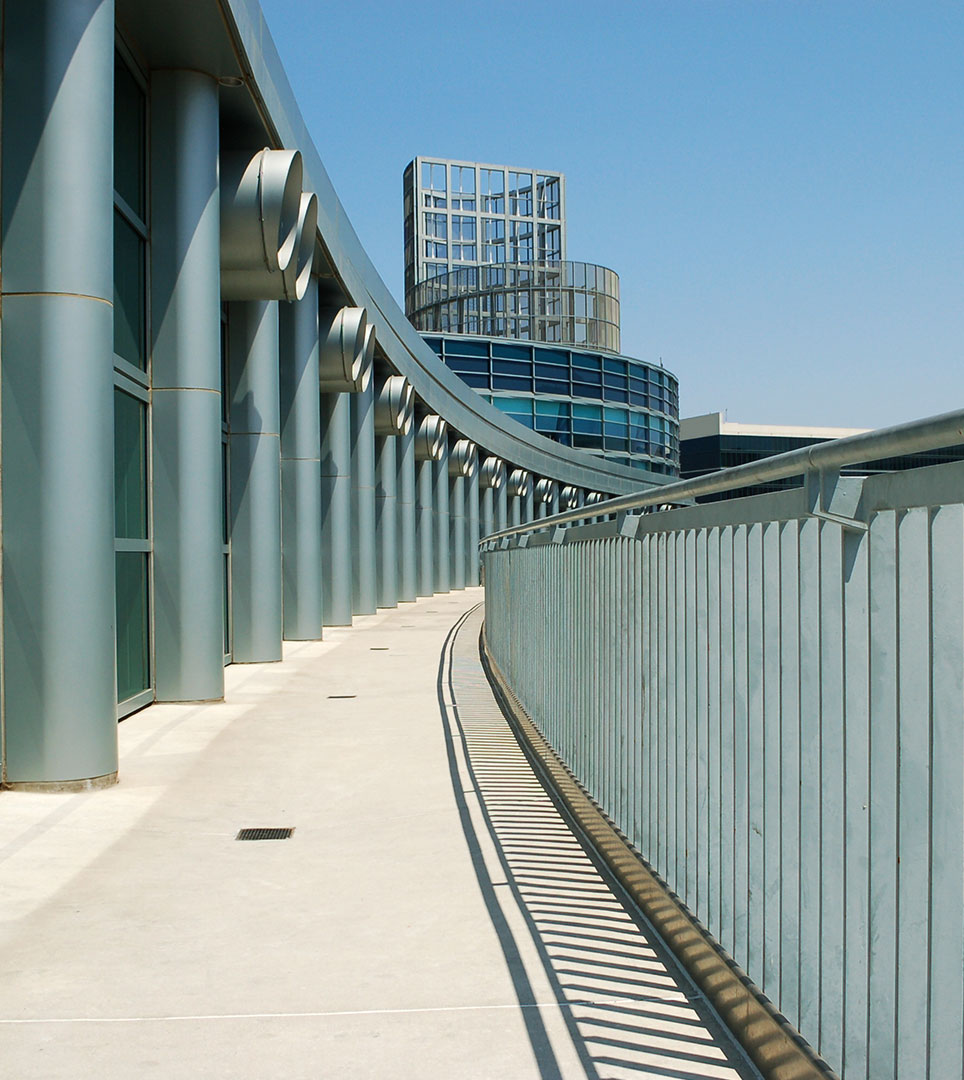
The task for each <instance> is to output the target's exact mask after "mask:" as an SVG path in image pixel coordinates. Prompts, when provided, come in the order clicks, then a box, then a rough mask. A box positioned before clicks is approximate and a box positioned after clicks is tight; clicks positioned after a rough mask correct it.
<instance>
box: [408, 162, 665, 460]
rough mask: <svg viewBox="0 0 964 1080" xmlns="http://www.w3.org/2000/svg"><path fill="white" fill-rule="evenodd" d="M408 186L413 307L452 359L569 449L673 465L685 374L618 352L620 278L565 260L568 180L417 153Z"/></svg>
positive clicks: (513, 413)
mask: <svg viewBox="0 0 964 1080" xmlns="http://www.w3.org/2000/svg"><path fill="white" fill-rule="evenodd" d="M403 194H404V216H405V311H406V314H407V315H408V317H409V319H410V320H411V322H412V325H413V326H414V327H415V328H416V330H418V331H419V332H420V333H421V334H422V335H423V336H424V337H425V338H426V340H428V341H429V344H430V345H431V346H432V348H433V349H434V350H435V352H436V353H437V354H438V356H440V357H441V358H442V359H443V361H444V362H445V363H446V365H447V366H449V367H450V368H451V369H452V370H453V371H455V372H456V373H457V374H458V375H459V376H460V377H462V378H463V379H464V380H465V381H466V382H467V383H468V384H469V385H470V386H472V387H474V388H475V389H476V390H478V391H479V393H481V394H482V395H483V396H484V397H486V399H487V400H489V401H491V402H492V404H494V405H495V406H496V407H497V408H499V409H501V410H503V411H504V412H505V414H506V415H507V416H508V417H510V418H512V419H513V420H517V421H518V422H520V423H522V424H523V425H524V426H526V427H529V428H532V429H534V430H536V431H539V432H541V433H543V434H545V435H546V436H547V437H549V438H551V439H554V440H556V441H558V442H560V443H562V444H563V445H566V446H578V447H581V448H582V449H585V450H587V451H589V452H590V453H593V454H596V455H599V456H601V457H606V458H609V459H611V460H614V461H617V462H619V463H620V464H626V465H629V466H630V467H632V468H635V469H637V470H640V471H642V472H648V473H652V474H654V475H665V476H675V475H677V474H678V468H679V446H678V435H679V432H678V419H679V384H678V380H677V379H676V377H675V376H674V375H673V374H672V373H670V372H668V371H666V370H665V369H663V368H662V366H656V365H653V364H648V363H646V362H645V361H642V360H638V359H635V358H634V357H630V356H625V355H622V354H621V353H620V348H621V342H620V306H619V304H620V301H619V277H618V276H617V274H616V273H615V272H614V271H613V270H610V269H609V268H607V267H604V266H597V265H595V264H593V263H585V262H573V261H569V260H567V259H566V215H565V177H564V176H563V175H562V174H561V173H558V172H556V173H552V172H547V171H540V170H537V169H522V168H514V167H510V166H503V165H490V164H482V163H479V162H470V161H453V160H448V159H442V158H426V157H416V158H415V159H414V160H413V161H412V162H411V163H410V164H409V165H408V166H407V168H406V169H405V172H404V176H403ZM504 339H509V340H508V341H506V340H504ZM510 342H511V344H510Z"/></svg>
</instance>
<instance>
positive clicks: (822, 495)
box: [804, 470, 870, 532]
mask: <svg viewBox="0 0 964 1080" xmlns="http://www.w3.org/2000/svg"><path fill="white" fill-rule="evenodd" d="M863 485H864V482H863V478H862V477H859V476H852V477H851V476H848V477H844V478H841V476H840V473H839V472H838V471H836V470H835V471H832V472H827V471H811V472H808V473H806V475H805V477H804V492H805V494H806V499H807V516H808V517H813V518H818V519H819V520H820V521H832V522H833V523H834V524H835V525H839V526H840V527H841V528H842V529H850V530H851V531H852V532H867V530H868V529H869V528H870V526H869V525H868V524H867V522H866V521H860V520H859V519H858V518H857V517H856V514H857V513H858V512H859V509H860V495H861V491H862V490H863Z"/></svg>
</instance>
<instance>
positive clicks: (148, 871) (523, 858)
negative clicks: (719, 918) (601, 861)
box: [0, 589, 753, 1080]
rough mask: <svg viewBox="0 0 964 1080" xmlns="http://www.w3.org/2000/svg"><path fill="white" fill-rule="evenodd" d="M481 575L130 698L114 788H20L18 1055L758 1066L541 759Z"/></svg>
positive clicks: (295, 1065)
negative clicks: (494, 671)
mask: <svg viewBox="0 0 964 1080" xmlns="http://www.w3.org/2000/svg"><path fill="white" fill-rule="evenodd" d="M481 599H482V594H481V590H478V589H473V590H467V591H465V592H459V593H451V594H447V595H442V596H436V597H432V598H430V599H425V600H420V601H418V602H417V603H415V604H406V605H403V606H402V607H400V608H399V609H397V610H395V611H390V612H380V613H379V614H378V615H373V616H367V617H362V618H359V619H356V623H355V626H354V627H353V628H352V629H350V630H348V629H345V630H332V631H329V632H328V633H327V640H326V641H324V642H319V643H287V644H286V645H285V661H284V663H282V664H261V665H246V666H241V665H238V666H234V667H231V668H229V669H227V673H226V675H227V690H226V701H225V703H224V704H218V705H204V706H192V705H156V706H153V707H151V708H149V709H145V710H143V711H142V712H140V713H138V714H135V715H134V716H132V717H130V718H128V719H127V720H125V721H124V722H123V723H122V724H121V725H120V743H121V781H120V783H119V784H118V785H117V786H116V787H115V788H112V789H110V790H108V791H104V792H97V793H90V794H83V795H29V794H22V793H13V792H5V793H2V794H0V1072H2V1075H3V1076H4V1077H11V1078H18V1080H19V1078H21V1077H24V1078H27V1077H29V1078H34V1077H36V1078H60V1077H71V1078H74V1077H78V1076H80V1077H86V1076H91V1077H98V1078H115V1077H116V1078H124V1080H128V1078H130V1080H135V1078H142V1077H162V1076H163V1077H169V1076H171V1075H176V1076H179V1077H192V1078H193V1077H199V1078H205V1080H208V1078H211V1080H214V1078H221V1077H224V1078H231V1080H247V1078H252V1080H265V1078H274V1077H285V1078H302V1077H303V1078H312V1080H315V1078H328V1077H351V1078H353V1080H354V1078H358V1080H364V1078H378V1080H382V1078H395V1077H404V1078H407V1077H412V1078H414V1077H418V1078H425V1080H436V1078H437V1080H452V1078H459V1080H463V1078H464V1080H476V1078H478V1080H502V1078H507V1080H529V1078H533V1080H536V1078H538V1080H549V1078H553V1077H561V1078H569V1077H572V1078H577V1077H587V1078H593V1080H602V1078H609V1077H611V1078H619V1077H634V1078H637V1080H639V1078H644V1080H645V1078H649V1077H653V1078H656V1077H659V1078H660V1080H667V1078H675V1077H679V1078H689V1080H692V1078H694V1077H696V1078H702V1077H706V1078H710V1077H712V1078H717V1080H730V1078H736V1077H747V1076H751V1075H753V1074H752V1073H751V1072H750V1071H749V1070H748V1068H747V1067H746V1066H745V1065H744V1064H741V1062H742V1058H741V1056H740V1054H739V1052H738V1051H736V1050H735V1048H734V1047H733V1046H732V1045H731V1044H730V1043H729V1042H728V1041H727V1040H726V1038H725V1037H724V1036H722V1035H721V1033H720V1032H718V1031H717V1029H716V1028H715V1026H714V1023H713V1020H712V1018H710V1017H709V1015H708V1014H707V1011H706V1010H705V1008H704V1007H703V1004H702V1002H701V1001H700V999H699V998H698V995H696V994H695V992H694V991H693V990H692V988H691V987H690V986H689V984H688V983H686V981H685V979H681V978H680V976H679V974H678V973H677V972H676V971H675V970H674V969H673V968H672V967H671V966H670V967H667V965H666V963H665V958H664V957H663V955H662V954H661V952H660V950H659V948H658V946H657V945H656V944H655V943H654V942H653V940H652V937H651V935H649V934H648V933H647V931H646V929H645V928H644V927H641V926H640V925H638V923H637V922H636V921H635V920H634V918H633V917H631V915H630V914H629V913H628V912H627V911H626V909H625V908H624V907H623V904H622V902H621V901H620V900H619V899H618V898H617V897H616V896H615V895H614V894H613V893H612V891H611V890H610V887H609V885H608V884H607V882H606V881H605V880H604V878H603V877H602V876H601V874H600V872H599V871H598V869H597V868H596V867H595V865H594V864H593V862H592V861H591V860H590V858H589V857H588V856H587V855H586V853H585V852H584V851H583V850H582V848H581V847H580V845H579V843H578V842H577V840H576V839H575V837H574V836H573V835H572V833H571V832H570V831H569V828H568V826H567V825H566V823H565V821H564V820H563V819H562V818H561V817H560V816H559V814H558V812H557V810H556V809H555V807H554V805H553V804H552V802H551V800H550V799H549V797H548V796H547V795H546V794H545V792H544V791H543V789H542V788H541V786H540V785H539V783H538V782H537V781H536V779H535V777H534V776H533V774H532V772H531V770H530V769H529V766H528V764H527V762H526V760H525V758H524V756H523V755H522V753H521V751H520V749H519V747H518V745H517V744H516V742H515V740H514V738H513V737H512V735H511V732H510V731H509V729H508V727H507V725H506V724H505V721H504V720H503V719H502V717H501V714H500V713H499V712H498V710H497V707H496V706H495V704H494V702H493V700H492V698H491V694H490V693H489V691H488V687H487V685H486V684H485V681H484V677H483V676H482V674H481V669H480V667H479V665H478V659H477V638H478V626H479V612H477V611H476V612H471V611H470V609H472V608H473V607H474V606H475V605H476V604H478V602H479V601H480V600H481ZM466 613H468V616H467V619H466V621H465V622H464V623H463V624H462V626H461V629H460V630H459V631H458V632H457V633H455V634H452V633H450V631H452V628H453V626H455V624H456V623H457V622H458V621H459V620H460V619H461V618H462V616H463V615H466ZM440 660H441V661H442V663H441V666H440ZM336 695H354V696H352V697H338V696H336ZM246 826H293V827H294V828H295V832H294V835H293V837H292V838H291V839H289V840H286V841H265V842H255V843H239V842H236V840H235V835H236V833H237V831H238V830H239V829H241V828H244V827H246Z"/></svg>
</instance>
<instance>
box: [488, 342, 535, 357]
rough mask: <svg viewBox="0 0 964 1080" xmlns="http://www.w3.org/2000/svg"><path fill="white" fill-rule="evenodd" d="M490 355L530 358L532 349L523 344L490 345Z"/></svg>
mask: <svg viewBox="0 0 964 1080" xmlns="http://www.w3.org/2000/svg"><path fill="white" fill-rule="evenodd" d="M492 355H493V356H501V357H504V358H505V359H506V360H527V361H528V360H531V359H532V350H531V349H530V348H529V347H527V346H525V345H495V344H493V346H492Z"/></svg>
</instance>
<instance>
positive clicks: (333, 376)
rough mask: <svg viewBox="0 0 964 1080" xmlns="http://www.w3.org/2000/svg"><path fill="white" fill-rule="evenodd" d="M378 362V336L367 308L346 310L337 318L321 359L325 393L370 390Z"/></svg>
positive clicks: (329, 333) (322, 346)
mask: <svg viewBox="0 0 964 1080" xmlns="http://www.w3.org/2000/svg"><path fill="white" fill-rule="evenodd" d="M374 359H375V333H374V329H373V327H371V326H369V325H368V315H367V313H366V312H365V309H364V308H358V307H354V308H349V307H344V308H342V309H341V311H339V312H338V313H337V315H335V317H334V319H332V321H331V326H330V328H329V330H328V333H327V334H326V335H325V337H324V340H323V341H322V342H321V349H320V354H319V357H318V368H319V386H320V389H321V391H322V393H325V394H339V393H351V394H360V393H362V392H363V391H365V390H367V389H368V383H369V382H370V380H371V377H372V363H373V362H374Z"/></svg>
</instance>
